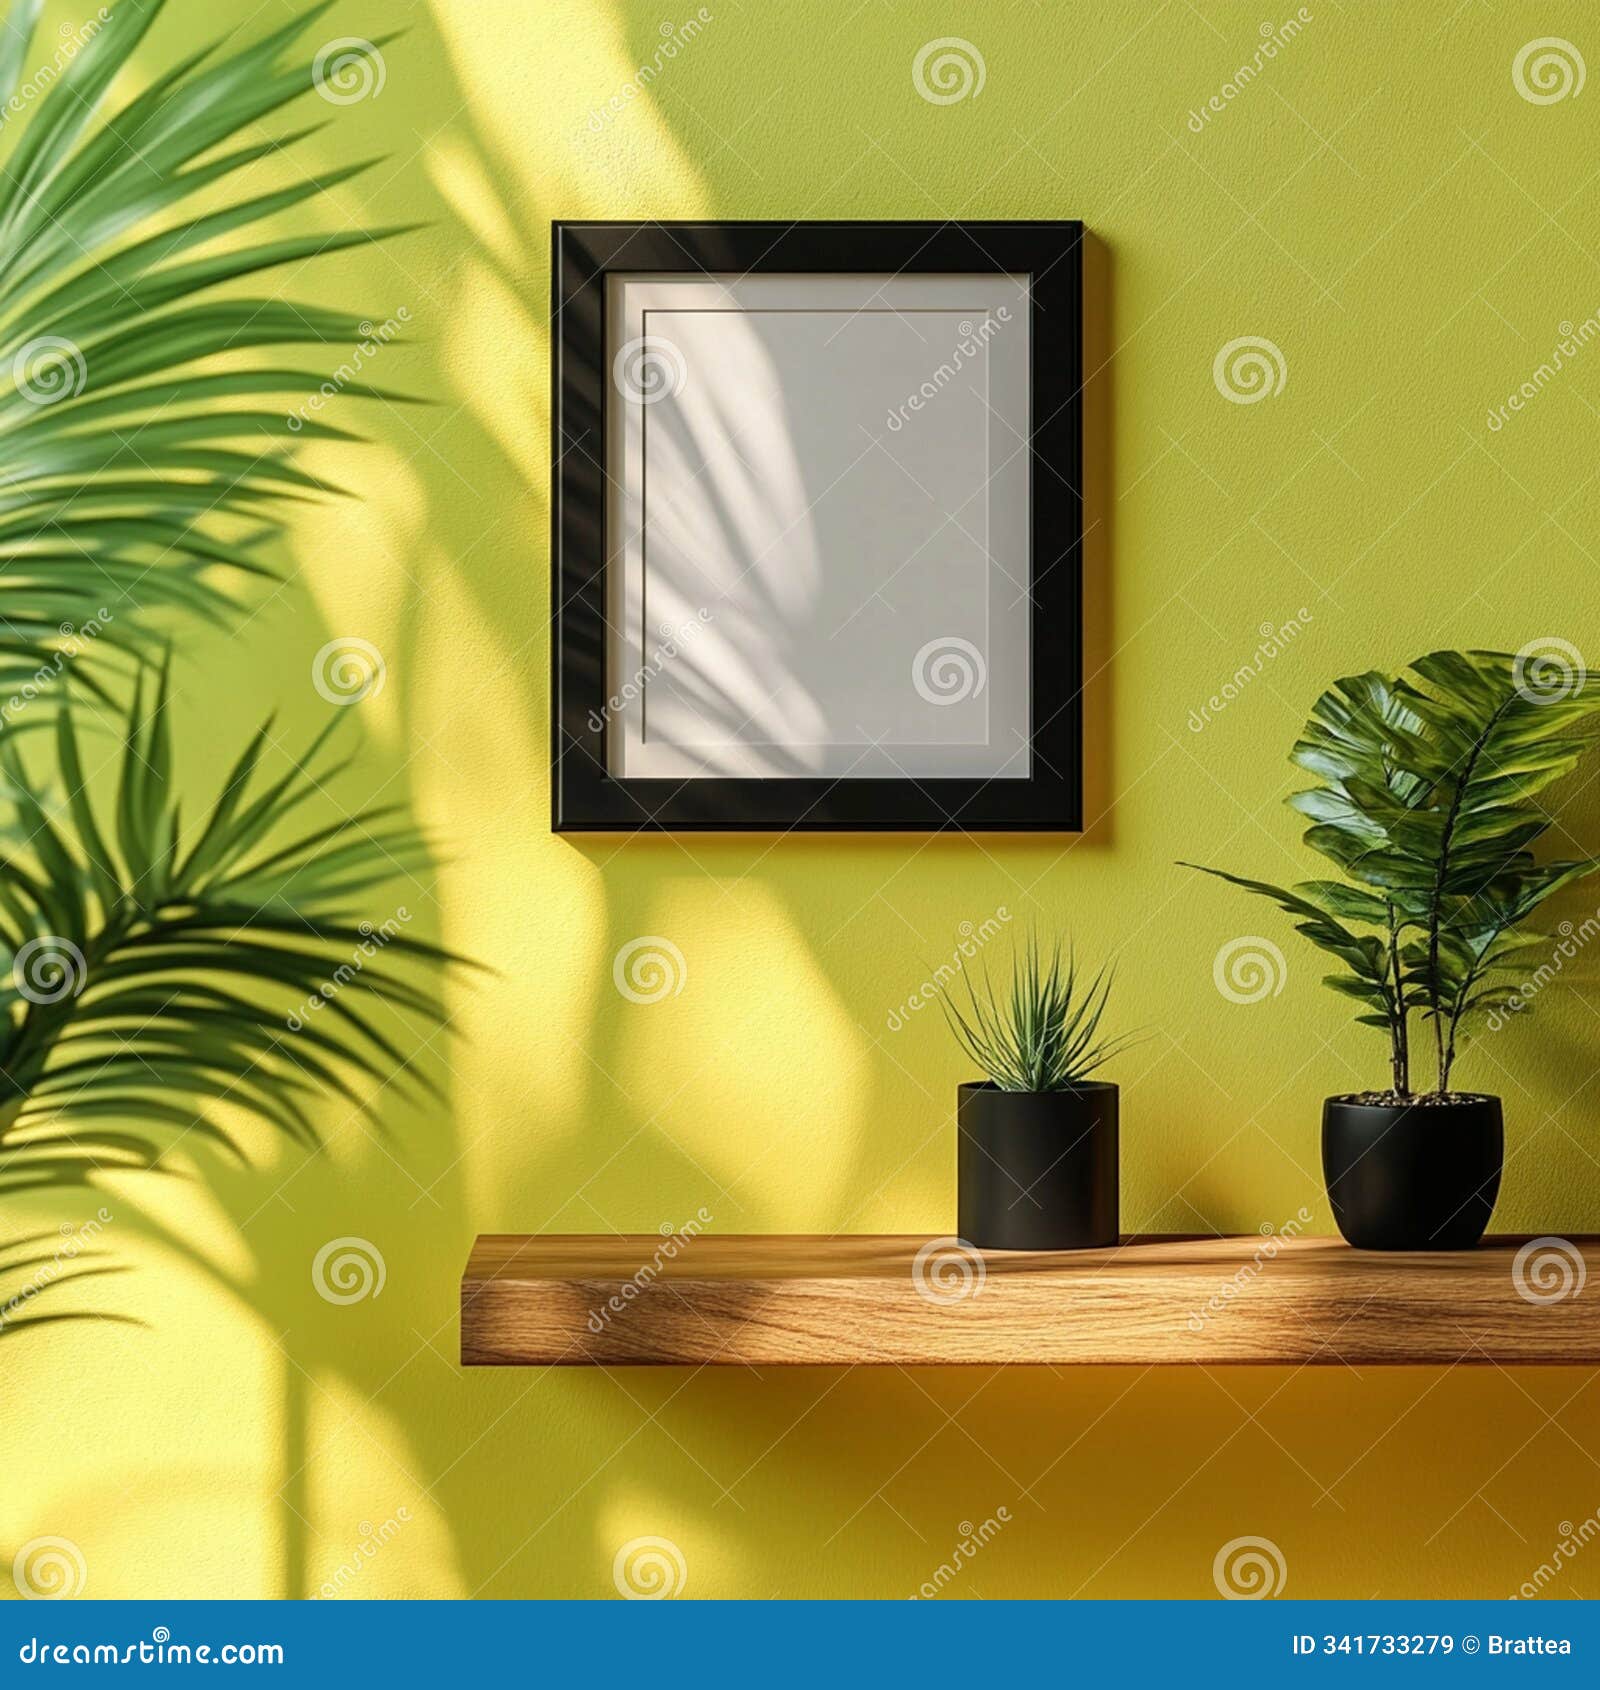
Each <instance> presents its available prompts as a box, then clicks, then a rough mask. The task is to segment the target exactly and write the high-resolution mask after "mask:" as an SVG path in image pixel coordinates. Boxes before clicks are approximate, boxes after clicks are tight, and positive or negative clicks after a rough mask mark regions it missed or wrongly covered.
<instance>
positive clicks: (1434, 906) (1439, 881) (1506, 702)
mask: <svg viewBox="0 0 1600 1690" xmlns="http://www.w3.org/2000/svg"><path fill="white" fill-rule="evenodd" d="M1510 706H1511V695H1510V694H1508V695H1507V696H1506V697H1505V698H1503V699H1501V701H1500V702H1499V703H1498V704H1497V705H1496V706H1495V707H1494V711H1493V713H1492V714H1491V715H1490V717H1489V719H1488V721H1487V722H1485V723H1484V724H1483V727H1482V728H1481V729H1480V730H1479V732H1478V737H1477V738H1476V739H1475V740H1474V741H1473V742H1472V749H1471V750H1470V751H1469V752H1468V753H1467V756H1466V761H1465V763H1464V764H1463V765H1462V769H1461V776H1460V778H1459V779H1458V780H1457V781H1456V784H1455V790H1454V791H1453V792H1452V793H1451V794H1450V808H1449V810H1448V811H1447V812H1446V813H1445V818H1444V828H1443V830H1442V831H1441V833H1440V835H1439V866H1438V869H1437V870H1436V871H1435V873H1434V877H1433V893H1432V896H1431V897H1430V898H1429V900H1428V990H1429V995H1430V998H1431V1000H1432V1006H1433V1037H1434V1043H1435V1046H1436V1047H1437V1050H1438V1059H1439V1090H1438V1095H1439V1096H1440V1097H1443V1096H1444V1094H1445V1088H1446V1086H1447V1085H1448V1084H1449V1081H1450V1063H1451V1061H1452V1060H1453V1059H1454V1050H1453V1048H1452V1050H1451V1051H1450V1052H1448V1053H1447V1052H1446V1049H1445V1029H1444V1011H1443V1009H1442V1007H1441V1005H1440V1002H1439V926H1440V912H1441V908H1442V905H1443V902H1444V884H1445V880H1446V879H1447V878H1448V876H1449V871H1450V839H1451V835H1452V834H1453V833H1454V832H1455V827H1456V818H1457V817H1458V816H1459V815H1460V813H1461V800H1462V798H1463V797H1464V796H1465V794H1466V790H1467V783H1468V782H1469V781H1470V780H1471V779H1472V771H1473V769H1474V768H1475V767H1476V765H1477V761H1478V758H1479V756H1480V755H1481V754H1482V752H1483V748H1484V746H1485V745H1487V744H1488V742H1489V735H1490V734H1492V733H1493V732H1494V730H1495V726H1496V724H1497V723H1498V722H1499V720H1500V718H1501V717H1502V716H1503V715H1504V714H1505V712H1506V711H1507V710H1508V709H1509V708H1510ZM1451 1044H1452V1047H1453V1045H1454V1040H1453V1039H1452V1041H1451Z"/></svg>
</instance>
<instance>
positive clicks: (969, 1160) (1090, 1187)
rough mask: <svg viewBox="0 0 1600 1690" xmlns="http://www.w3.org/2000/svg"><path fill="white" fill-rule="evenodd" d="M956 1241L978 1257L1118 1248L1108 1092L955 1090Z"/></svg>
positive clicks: (1112, 1094) (1112, 1090)
mask: <svg viewBox="0 0 1600 1690" xmlns="http://www.w3.org/2000/svg"><path fill="white" fill-rule="evenodd" d="M956 1130H957V1139H958V1141H959V1150H958V1152H957V1161H956V1189H957V1208H958V1211H959V1223H958V1224H959V1228H960V1232H961V1236H962V1237H963V1238H964V1239H965V1240H966V1241H967V1242H968V1243H969V1244H975V1245H977V1247H978V1248H979V1249H981V1250H1087V1249H1092V1248H1095V1247H1096V1246H1105V1245H1108V1244H1115V1243H1116V1242H1117V1226H1118V1211H1117V1088H1116V1087H1115V1086H1113V1085H1105V1084H1102V1083H1100V1082H1099V1081H1088V1082H1086V1083H1085V1084H1083V1085H1081V1086H1079V1087H1078V1089H1077V1090H1076V1091H1001V1090H1000V1088H999V1087H998V1086H994V1085H991V1084H989V1082H988V1081H986V1080H985V1081H980V1082H977V1083H974V1084H972V1085H965V1086H962V1087H961V1088H960V1089H959V1091H958V1092H957V1104H956Z"/></svg>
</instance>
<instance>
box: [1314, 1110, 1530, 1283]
mask: <svg viewBox="0 0 1600 1690" xmlns="http://www.w3.org/2000/svg"><path fill="white" fill-rule="evenodd" d="M1504 1152H1505V1135H1504V1131H1503V1129H1502V1126H1501V1120H1500V1099H1499V1098H1498V1097H1468V1098H1463V1099H1462V1100H1461V1101H1460V1102H1459V1103H1409V1104H1378V1103H1354V1102H1351V1101H1350V1100H1349V1099H1347V1098H1343V1097H1330V1098H1329V1099H1328V1100H1327V1102H1326V1103H1324V1104H1323V1106H1322V1174H1323V1178H1324V1179H1326V1180H1327V1182H1328V1197H1329V1200H1330V1201H1331V1202H1332V1204H1333V1218H1334V1219H1335V1220H1336V1221H1337V1222H1338V1223H1339V1230H1340V1232H1342V1233H1343V1234H1344V1236H1345V1237H1346V1238H1347V1239H1348V1240H1349V1241H1350V1243H1352V1244H1354V1245H1355V1247H1356V1248H1357V1249H1358V1250H1470V1249H1471V1248H1472V1246H1473V1245H1474V1244H1476V1243H1477V1242H1478V1240H1479V1239H1480V1238H1482V1237H1483V1234H1484V1230H1485V1228H1487V1226H1488V1225H1489V1216H1490V1215H1491V1214H1493V1213H1494V1200H1495V1198H1496V1197H1497V1196H1499V1194H1500V1168H1501V1164H1502V1162H1503V1160H1504Z"/></svg>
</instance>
